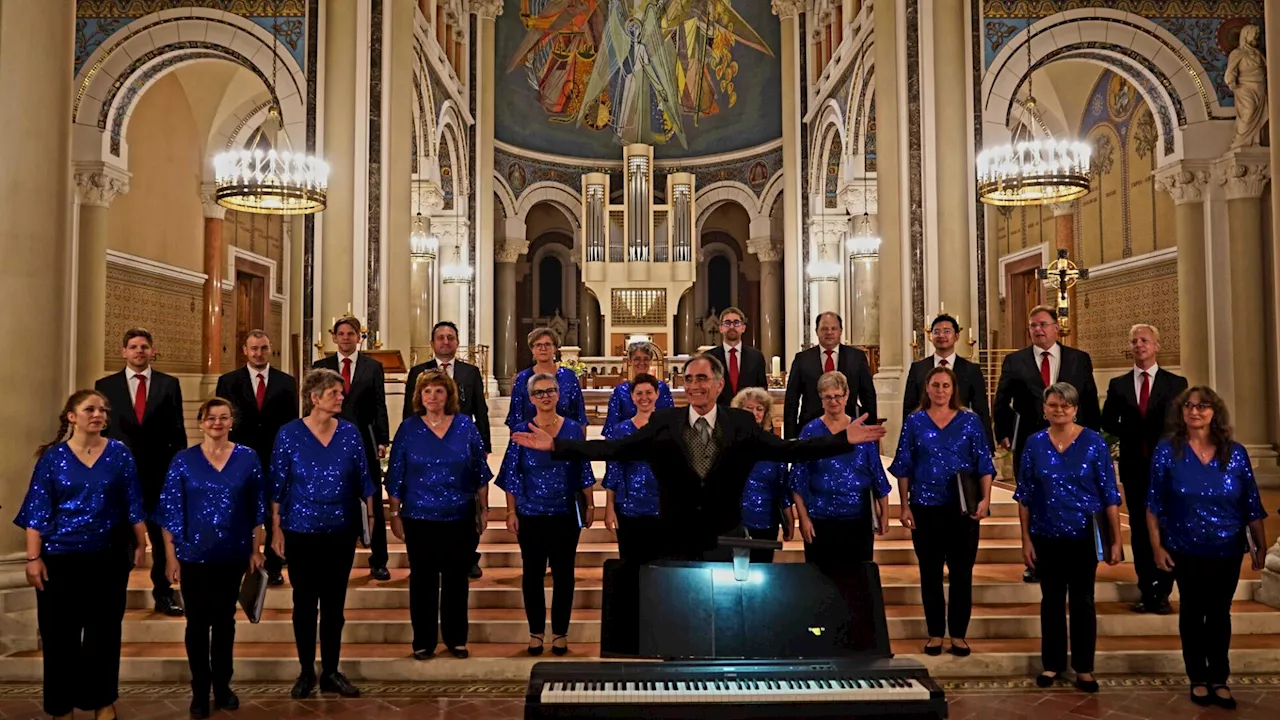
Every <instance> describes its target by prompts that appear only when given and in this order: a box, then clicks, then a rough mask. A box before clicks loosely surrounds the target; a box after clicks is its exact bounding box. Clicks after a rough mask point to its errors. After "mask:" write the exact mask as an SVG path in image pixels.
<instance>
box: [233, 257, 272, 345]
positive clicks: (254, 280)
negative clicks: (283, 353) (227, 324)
mask: <svg viewBox="0 0 1280 720" xmlns="http://www.w3.org/2000/svg"><path fill="white" fill-rule="evenodd" d="M235 317H236V366H237V367H238V366H240V365H244V364H245V362H246V358H245V356H244V341H245V337H246V336H248V334H249V331H250V330H264V331H265V330H266V329H267V279H266V278H265V277H263V276H262V275H258V274H256V273H250V272H246V271H244V270H236V295H235ZM277 351H278V350H277Z"/></svg>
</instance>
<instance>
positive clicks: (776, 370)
mask: <svg viewBox="0 0 1280 720" xmlns="http://www.w3.org/2000/svg"><path fill="white" fill-rule="evenodd" d="M772 365H773V374H774V375H781V374H782V358H780V357H778V356H777V355H774V356H773V363H772Z"/></svg>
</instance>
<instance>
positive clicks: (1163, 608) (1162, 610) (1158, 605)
mask: <svg viewBox="0 0 1280 720" xmlns="http://www.w3.org/2000/svg"><path fill="white" fill-rule="evenodd" d="M1147 607H1148V608H1150V612H1153V613H1155V614H1157V615H1172V614H1173V606H1172V605H1170V604H1169V598H1160V599H1159V600H1156V601H1154V602H1152V603H1150V604H1148V605H1147Z"/></svg>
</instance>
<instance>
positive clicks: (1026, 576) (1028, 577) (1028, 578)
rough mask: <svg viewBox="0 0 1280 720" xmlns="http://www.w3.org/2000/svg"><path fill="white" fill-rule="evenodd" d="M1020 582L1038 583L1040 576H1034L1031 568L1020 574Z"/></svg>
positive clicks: (1034, 572) (1034, 573)
mask: <svg viewBox="0 0 1280 720" xmlns="http://www.w3.org/2000/svg"><path fill="white" fill-rule="evenodd" d="M1022 582H1025V583H1038V582H1040V576H1039V575H1037V574H1036V571H1035V570H1034V569H1033V568H1027V569H1026V571H1025V572H1023V573H1022Z"/></svg>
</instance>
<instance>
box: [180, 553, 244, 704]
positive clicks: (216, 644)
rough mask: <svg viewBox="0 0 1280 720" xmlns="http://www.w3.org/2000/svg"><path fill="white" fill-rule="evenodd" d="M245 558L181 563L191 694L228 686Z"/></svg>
mask: <svg viewBox="0 0 1280 720" xmlns="http://www.w3.org/2000/svg"><path fill="white" fill-rule="evenodd" d="M248 567H249V559H248V558H245V559H244V560H243V561H241V562H233V563H225V562H223V563H182V588H183V590H190V592H184V593H183V594H182V596H183V598H184V599H185V600H186V609H187V633H186V638H185V639H186V644H187V663H188V664H190V666H191V694H192V695H193V696H194V697H196V698H197V699H201V698H207V697H209V690H210V688H212V689H213V690H215V691H216V692H218V693H224V692H225V691H226V690H227V689H228V688H230V686H231V673H232V662H231V649H232V647H233V646H234V645H235V642H236V601H237V600H238V599H239V596H240V581H241V580H242V579H243V578H244V573H245V570H246V569H247V568H248ZM211 638H212V640H211Z"/></svg>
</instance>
